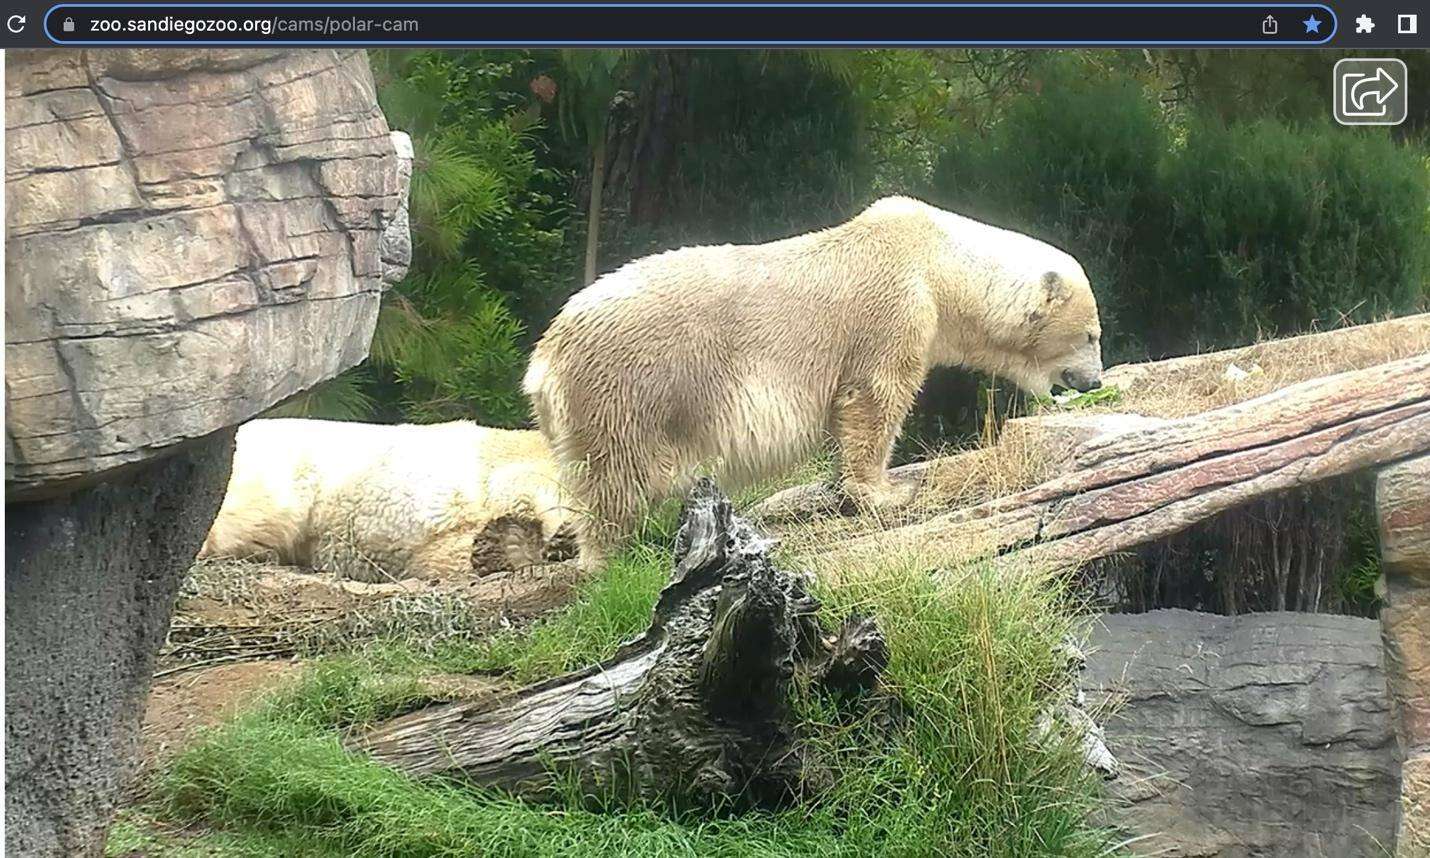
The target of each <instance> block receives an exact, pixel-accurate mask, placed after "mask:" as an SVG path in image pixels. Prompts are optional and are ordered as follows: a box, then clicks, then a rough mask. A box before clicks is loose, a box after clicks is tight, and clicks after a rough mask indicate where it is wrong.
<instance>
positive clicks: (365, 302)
mask: <svg viewBox="0 0 1430 858" xmlns="http://www.w3.org/2000/svg"><path fill="white" fill-rule="evenodd" d="M6 63H7V76H6V100H5V120H6V152H5V156H6V158H5V161H6V163H5V169H6V174H5V194H6V201H7V206H8V217H7V222H6V249H7V251H8V253H7V263H6V268H5V275H6V287H5V361H6V374H5V383H6V406H7V414H6V425H5V479H6V490H7V497H8V499H9V500H16V499H27V498H32V497H36V496H41V495H45V494H51V495H52V494H54V493H56V491H59V490H63V489H67V488H71V487H73V486H74V485H76V484H79V483H81V482H82V481H84V480H85V479H86V478H89V477H92V476H93V475H95V474H100V473H103V472H106V471H109V470H112V469H113V468H116V467H118V466H121V465H126V464H130V463H134V462H142V461H144V460H146V459H149V458H150V457H152V456H154V455H155V454H156V453H158V452H161V451H162V450H164V449H165V448H167V447H171V446H172V445H174V444H177V443H180V442H183V441H186V440H189V439H192V438H200V437H203V436H205V435H207V434H209V433H210V432H213V431H215V430H217V429H220V428H222V427H225V426H232V425H234V424H237V423H239V422H242V421H243V420H246V419H248V418H249V417H252V416H253V415H254V414H256V413H258V412H259V411H262V410H263V409H265V408H267V407H269V406H271V405H273V404H274V403H276V402H278V401H280V400H282V399H284V398H286V397H288V396H290V395H292V394H294V393H297V392H299V391H302V390H305V389H307V388H309V387H311V386H313V385H314V384H315V383H317V382H319V381H322V380H324V379H327V378H331V377H332V376H334V375H336V374H337V373H339V372H341V371H342V370H344V369H347V368H348V367H350V366H353V365H354V364H356V363H358V362H359V361H361V360H362V359H363V358H364V357H365V356H366V355H367V347H368V343H369V341H370V340H371V338H372V331H373V325H374V324H375V323H376V318H377V305H378V301H379V299H380V297H381V292H382V285H383V273H384V260H383V255H384V254H383V253H382V250H383V247H382V244H383V241H382V232H383V229H384V228H385V226H386V225H387V224H389V223H392V222H393V221H394V220H396V218H397V214H398V212H399V208H400V206H401V204H402V196H403V191H404V188H405V186H404V184H403V176H402V167H401V162H400V159H399V158H397V157H395V151H394V147H393V142H392V140H391V139H390V137H389V132H388V127H387V122H386V120H385V119H384V118H383V115H382V112H381V111H380V110H379V109H378V106H377V101H376V94H375V89H374V85H373V81H372V75H371V73H370V71H369V70H368V65H367V58H366V56H365V55H364V54H363V53H362V52H358V51H346V52H339V51H300V52H274V51H204V52H194V51H183V52H176V51H86V52H74V51H63V52H61V51H38V52H18V53H12V54H10V55H9V56H8V57H7V58H6ZM408 155H409V157H410V148H409V149H408ZM403 228H405V225H401V224H400V225H399V230H398V232H399V240H393V239H389V241H388V242H387V245H388V246H387V248H386V249H387V251H388V253H387V255H388V257H389V262H388V265H387V267H388V268H389V269H390V271H389V275H390V276H391V275H397V276H400V272H401V270H402V269H403V268H404V267H405V264H406V260H405V259H402V258H401V254H402V253H403V252H404V245H403V243H402V242H401V241H400V232H401V231H402V229H403ZM406 252H407V253H409V254H410V248H408V249H407V251H406Z"/></svg>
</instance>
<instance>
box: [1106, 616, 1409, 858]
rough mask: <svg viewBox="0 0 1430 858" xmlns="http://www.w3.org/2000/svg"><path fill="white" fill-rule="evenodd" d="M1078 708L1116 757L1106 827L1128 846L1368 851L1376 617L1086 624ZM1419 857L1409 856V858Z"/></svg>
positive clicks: (1374, 849)
mask: <svg viewBox="0 0 1430 858" xmlns="http://www.w3.org/2000/svg"><path fill="white" fill-rule="evenodd" d="M1088 649H1089V653H1090V654H1089V659H1088V668H1087V671H1086V672H1085V673H1084V675H1083V676H1084V689H1085V690H1086V691H1087V695H1088V702H1089V703H1090V704H1092V705H1093V708H1094V711H1096V709H1097V707H1099V706H1104V705H1110V706H1111V707H1112V708H1113V711H1112V712H1111V713H1110V714H1104V715H1102V716H1101V718H1102V720H1103V724H1104V729H1105V730H1106V733H1107V745H1108V747H1109V748H1110V749H1111V751H1112V753H1113V754H1114V755H1115V756H1116V757H1117V759H1118V760H1119V761H1121V763H1122V767H1123V769H1122V775H1121V777H1120V778H1118V780H1116V781H1113V782H1112V783H1111V784H1109V790H1110V792H1111V796H1110V797H1109V798H1110V800H1109V802H1108V805H1107V808H1106V810H1107V813H1108V816H1109V819H1108V820H1107V821H1108V822H1110V823H1111V824H1112V825H1114V826H1115V827H1117V828H1120V829H1122V830H1124V831H1125V832H1126V833H1127V834H1128V835H1129V836H1139V837H1141V838H1142V839H1140V840H1138V841H1136V842H1135V843H1134V844H1132V846H1131V847H1130V851H1131V852H1132V853H1133V854H1137V855H1184V856H1191V855H1196V856H1202V858H1213V856H1215V858H1303V856H1327V858H1330V856H1336V858H1341V857H1342V856H1344V858H1359V856H1366V858H1371V856H1384V855H1386V854H1388V853H1387V852H1386V849H1388V848H1393V846H1394V843H1395V838H1396V834H1395V831H1396V817H1397V812H1396V811H1397V808H1396V801H1397V798H1398V797H1399V794H1400V753H1399V750H1398V749H1397V747H1396V743H1395V738H1394V732H1393V724H1392V717H1391V708H1390V695H1389V693H1388V691H1387V689H1386V680H1385V671H1384V669H1383V667H1382V663H1381V642H1380V624H1379V623H1377V622H1376V621H1375V620H1368V619H1362V618H1360V617H1346V616H1337V615H1333V614H1294V613H1266V614H1242V615H1240V616H1235V617H1228V616H1219V615H1215V614H1199V613H1194V612H1191V611H1182V610H1160V611H1150V612H1148V613H1145V614H1109V615H1107V616H1104V617H1101V618H1100V619H1099V620H1098V622H1097V625H1096V626H1095V627H1094V629H1093V632H1092V635H1091V640H1090V641H1089V642H1088ZM1416 854H1423V853H1416Z"/></svg>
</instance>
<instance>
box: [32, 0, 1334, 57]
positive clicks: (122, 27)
mask: <svg viewBox="0 0 1430 858" xmlns="http://www.w3.org/2000/svg"><path fill="white" fill-rule="evenodd" d="M1336 26H1337V21H1336V16H1335V13H1334V12H1332V11H1331V8H1330V7H1329V6H1326V5H1324V4H1319V3H1304V4H1291V3H1284V4H1276V3H1272V4H1253V3H1173V4H1166V3H1157V4H1153V3H1147V4H1136V3H1132V4H1120V3H1119V4H1113V3H1085V4H1068V3H998V4H991V3H940V2H928V3H909V2H905V3H875V2H848V3H828V2H825V3H800V2H776V3H750V2H731V3H720V2H697V3H673V2H652V3H632V2H617V3H580V2H531V3H513V2H504V3H502V2H497V3H446V4H409V3H391V4H379V3H344V4H337V3H225V4H213V5H194V4H177V3H137V4H136V3H123V4H120V3H62V4H58V5H55V6H52V7H51V8H50V9H49V11H48V12H47V13H46V14H45V18H44V28H43V30H44V34H45V36H46V37H47V38H48V39H49V40H50V41H51V42H52V43H54V44H57V45H175V44H183V45H269V46H271V45H274V44H288V45H340V44H353V45H393V46H398V45H454V46H455V45H467V46H523V47H545V46H562V47H572V46H575V47H583V46H589V47H603V46H654V45H662V46H711V45H719V46H727V45H728V46H736V45H740V46H766V47H794V46H816V45H847V46H907V47H917V46H955V45H990V46H991V45H998V46H1059V45H1069V46H1072V45H1138V46H1150V45H1167V46H1171V45H1184V46H1217V45H1263V46H1284V47H1292V46H1308V45H1321V44H1325V43H1327V42H1328V41H1330V39H1331V38H1332V36H1333V35H1334V34H1335V32H1336Z"/></svg>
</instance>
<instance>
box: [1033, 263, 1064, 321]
mask: <svg viewBox="0 0 1430 858" xmlns="http://www.w3.org/2000/svg"><path fill="white" fill-rule="evenodd" d="M1038 288H1039V289H1040V290H1041V292H1040V297H1041V298H1042V300H1041V301H1038V302H1036V304H1035V305H1034V307H1033V309H1031V310H1029V311H1028V324H1030V325H1036V324H1037V323H1039V322H1041V321H1043V320H1044V319H1046V318H1047V317H1048V311H1049V310H1050V309H1052V308H1053V307H1056V306H1058V305H1059V304H1062V303H1063V302H1064V301H1066V300H1067V299H1068V298H1070V297H1072V289H1071V288H1069V287H1068V284H1067V281H1066V280H1064V279H1063V278H1062V276H1061V275H1059V274H1058V272H1056V271H1047V272H1044V273H1043V276H1042V277H1040V278H1039V279H1038Z"/></svg>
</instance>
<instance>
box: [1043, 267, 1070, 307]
mask: <svg viewBox="0 0 1430 858" xmlns="http://www.w3.org/2000/svg"><path fill="white" fill-rule="evenodd" d="M1042 282H1043V302H1044V303H1045V304H1047V305H1048V306H1052V305H1054V304H1061V303H1062V302H1064V301H1066V300H1067V299H1068V298H1070V297H1072V287H1070V286H1069V285H1068V282H1067V281H1066V280H1064V279H1063V278H1062V275H1060V274H1058V272H1056V271H1046V272H1044V273H1043V281H1042Z"/></svg>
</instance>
